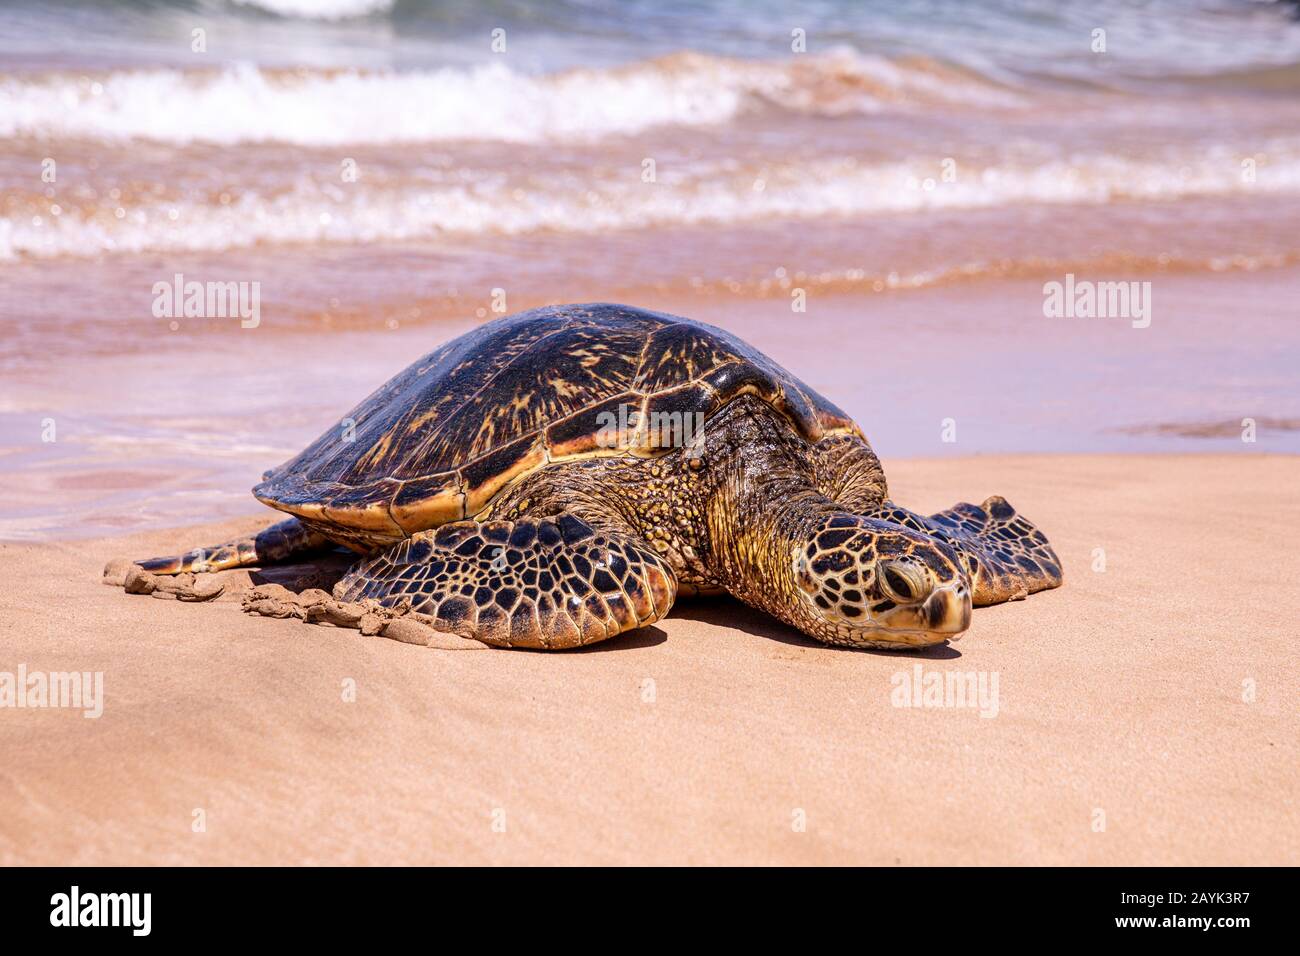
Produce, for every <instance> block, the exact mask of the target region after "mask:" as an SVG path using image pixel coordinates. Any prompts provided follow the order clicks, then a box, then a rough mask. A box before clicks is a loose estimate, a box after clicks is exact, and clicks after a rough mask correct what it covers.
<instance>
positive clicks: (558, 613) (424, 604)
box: [334, 513, 677, 648]
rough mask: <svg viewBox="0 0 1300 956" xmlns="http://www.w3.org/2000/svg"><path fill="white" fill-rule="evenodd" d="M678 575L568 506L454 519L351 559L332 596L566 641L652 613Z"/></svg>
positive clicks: (472, 628) (512, 635) (459, 627)
mask: <svg viewBox="0 0 1300 956" xmlns="http://www.w3.org/2000/svg"><path fill="white" fill-rule="evenodd" d="M676 592H677V581H676V578H675V577H674V575H673V572H672V570H671V569H670V568H669V567H668V564H667V563H666V562H665V561H664V559H663V558H661V557H660V556H659V555H658V554H657V553H656V552H655V550H654V549H653V548H651V547H650V545H649V543H648V542H645V541H642V540H640V539H638V538H636V537H634V536H632V535H631V534H624V533H620V532H615V531H598V530H596V529H595V528H593V527H592V526H591V525H589V524H587V522H585V521H583V520H582V519H581V518H578V517H577V516H576V515H572V514H568V513H565V514H561V515H558V516H557V517H555V518H540V519H539V518H521V519H519V520H518V521H487V522H483V523H482V524H479V523H476V522H473V521H458V522H455V523H454V524H447V525H443V526H442V527H440V528H438V529H436V530H433V531H421V532H420V533H419V534H416V535H414V536H413V537H411V538H409V539H407V540H406V541H403V542H401V543H400V544H396V545H393V547H391V548H389V549H388V550H387V551H381V552H380V553H379V554H377V555H375V556H374V557H372V558H370V559H368V560H366V561H364V562H362V563H361V564H359V565H357V566H356V567H355V568H353V569H352V571H350V572H349V573H348V575H347V576H346V577H345V578H343V580H342V581H340V582H339V583H338V584H336V585H335V586H334V597H335V598H336V599H337V600H339V601H364V600H365V599H367V598H372V599H374V600H377V601H378V602H379V603H380V604H381V605H383V606H385V607H396V606H398V605H400V604H402V603H404V602H406V601H409V602H410V604H411V610H412V611H414V612H416V613H420V614H425V615H428V616H429V617H430V618H433V619H434V622H433V626H434V627H435V628H437V629H438V630H441V631H448V632H451V633H453V634H458V635H460V636H461V637H468V638H473V639H474V640H478V641H482V642H484V643H485V644H496V645H498V646H503V647H540V648H566V647H578V646H580V645H583V644H591V643H594V642H596V641H603V640H605V639H606V638H608V637H613V636H614V635H615V634H620V633H622V632H623V631H630V630H633V629H635V628H638V627H644V626H645V625H647V624H652V623H653V622H655V621H657V620H659V618H661V617H663V616H664V615H665V614H667V613H668V609H669V608H670V607H672V603H673V597H674V596H675V595H676Z"/></svg>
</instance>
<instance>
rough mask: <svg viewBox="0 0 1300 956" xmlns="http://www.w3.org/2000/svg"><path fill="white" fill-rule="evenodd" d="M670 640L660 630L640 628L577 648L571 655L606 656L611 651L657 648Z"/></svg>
mask: <svg viewBox="0 0 1300 956" xmlns="http://www.w3.org/2000/svg"><path fill="white" fill-rule="evenodd" d="M666 640H668V635H667V634H666V633H664V631H663V630H661V629H660V628H657V627H654V626H653V625H651V626H649V627H639V628H637V629H636V630H635V631H628V632H627V633H625V634H618V635H616V636H614V637H611V638H610V639H609V640H607V641H600V642H598V643H596V644H587V645H586V646H584V647H575V648H574V649H573V650H572V651H570V652H569V653H571V654H605V653H608V652H609V651H630V650H635V649H637V648H643V647H656V646H658V645H660V644H662V643H664V642H665V641H666Z"/></svg>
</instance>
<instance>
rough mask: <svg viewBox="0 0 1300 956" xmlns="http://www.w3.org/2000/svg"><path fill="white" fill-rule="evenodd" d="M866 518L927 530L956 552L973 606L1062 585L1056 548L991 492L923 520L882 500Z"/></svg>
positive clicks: (1008, 599) (1010, 598)
mask: <svg viewBox="0 0 1300 956" xmlns="http://www.w3.org/2000/svg"><path fill="white" fill-rule="evenodd" d="M868 517H870V518H880V519H882V520H884V521H892V522H894V523H895V524H901V525H903V526H905V527H908V528H912V529H914V530H916V531H922V532H925V533H927V534H932V535H934V536H935V537H936V538H939V539H941V540H943V541H945V542H947V543H948V544H949V545H950V546H952V547H953V548H954V549H955V550H957V551H958V552H959V553H960V554H961V555H962V556H963V557H964V558H965V559H966V564H967V567H968V570H969V572H970V577H971V602H972V603H973V604H974V605H975V606H976V607H983V606H985V605H989V604H1001V603H1002V602H1003V601H1017V600H1020V599H1021V598H1024V597H1027V596H1028V595H1030V594H1033V593H1034V592H1035V591H1045V590H1047V589H1048V588H1056V587H1060V586H1061V562H1060V559H1059V558H1057V556H1056V552H1055V551H1053V550H1052V546H1051V545H1050V544H1048V543H1047V538H1046V537H1045V536H1044V535H1043V533H1042V532H1041V531H1039V530H1038V529H1037V528H1035V527H1034V526H1033V524H1031V523H1030V522H1029V521H1028V520H1027V519H1025V518H1024V517H1022V516H1021V515H1019V514H1017V513H1016V509H1015V508H1013V507H1011V505H1009V504H1007V501H1006V499H1005V498H1000V497H998V496H996V495H995V496H993V497H992V498H989V499H988V500H987V501H985V502H984V504H983V505H972V504H967V503H966V502H962V503H961V504H957V505H953V506H952V507H951V508H949V509H947V510H946V511H940V512H939V513H938V514H933V515H930V516H929V517H928V518H926V517H922V516H921V515H918V514H915V513H913V512H911V511H908V510H907V509H906V508H900V507H898V505H896V504H894V503H893V502H892V501H886V502H885V503H884V505H883V506H881V508H880V509H879V510H878V511H875V512H872V513H871V514H869V515H868Z"/></svg>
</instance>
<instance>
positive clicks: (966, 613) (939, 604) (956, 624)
mask: <svg viewBox="0 0 1300 956" xmlns="http://www.w3.org/2000/svg"><path fill="white" fill-rule="evenodd" d="M970 608H971V605H970V590H969V589H968V588H967V587H966V585H965V583H964V582H961V581H959V582H957V583H956V584H947V585H944V586H943V587H941V588H935V590H934V593H933V594H931V595H930V596H929V597H928V598H926V599H925V603H924V604H922V605H921V607H920V616H921V619H922V620H923V621H924V622H925V625H926V629H927V630H929V631H933V632H934V633H935V634H944V635H948V636H949V637H950V639H952V640H956V639H957V635H958V634H960V633H961V632H962V631H964V630H966V628H968V627H970Z"/></svg>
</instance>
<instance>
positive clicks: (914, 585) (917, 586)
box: [880, 561, 925, 604]
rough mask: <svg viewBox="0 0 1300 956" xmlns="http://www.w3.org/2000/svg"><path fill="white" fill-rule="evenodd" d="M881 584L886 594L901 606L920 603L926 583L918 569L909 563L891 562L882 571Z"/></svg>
mask: <svg viewBox="0 0 1300 956" xmlns="http://www.w3.org/2000/svg"><path fill="white" fill-rule="evenodd" d="M880 582H881V584H882V585H883V586H884V589H885V592H886V593H887V594H888V595H889V596H890V597H891V598H893V599H894V600H895V601H898V602H899V603H900V604H911V603H913V602H915V601H919V600H920V599H921V598H922V597H923V596H924V593H925V583H924V581H923V580H922V579H921V574H920V572H919V571H918V569H917V568H916V567H914V566H913V565H912V564H910V563H908V562H903V561H891V562H889V563H888V564H886V565H884V566H883V567H882V568H881V570H880Z"/></svg>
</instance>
